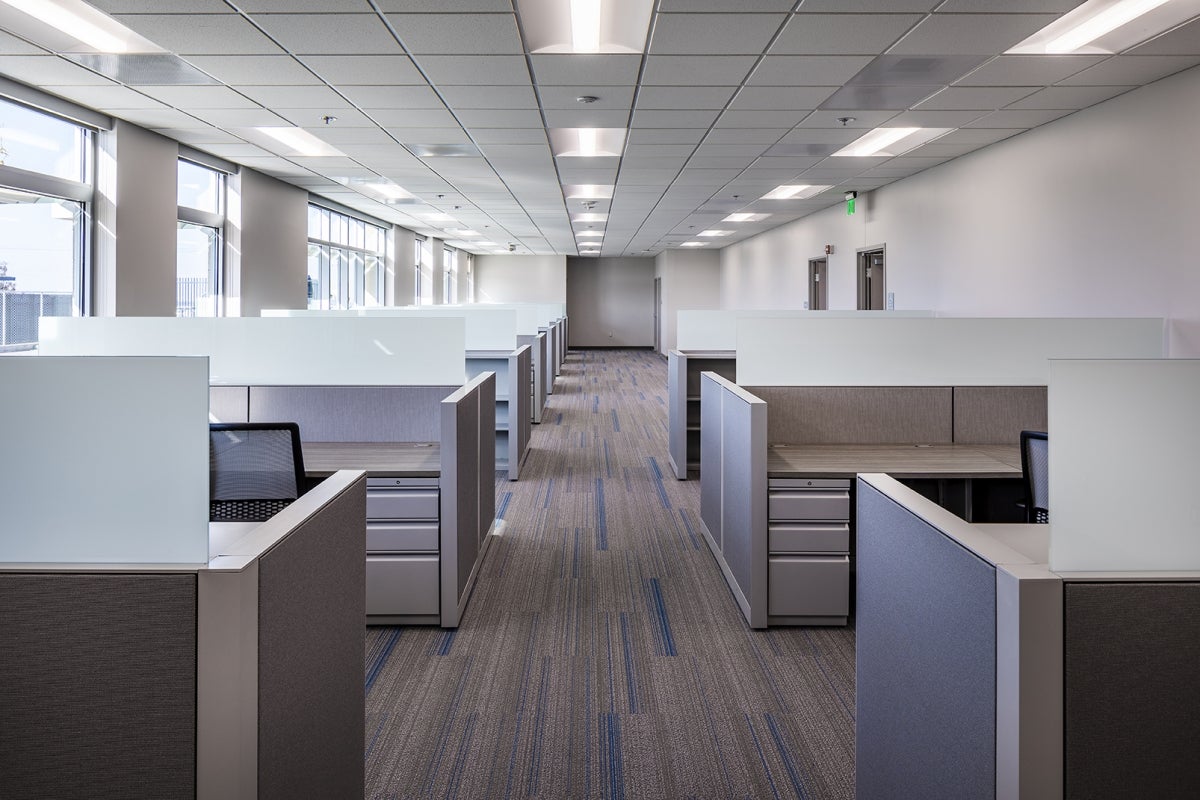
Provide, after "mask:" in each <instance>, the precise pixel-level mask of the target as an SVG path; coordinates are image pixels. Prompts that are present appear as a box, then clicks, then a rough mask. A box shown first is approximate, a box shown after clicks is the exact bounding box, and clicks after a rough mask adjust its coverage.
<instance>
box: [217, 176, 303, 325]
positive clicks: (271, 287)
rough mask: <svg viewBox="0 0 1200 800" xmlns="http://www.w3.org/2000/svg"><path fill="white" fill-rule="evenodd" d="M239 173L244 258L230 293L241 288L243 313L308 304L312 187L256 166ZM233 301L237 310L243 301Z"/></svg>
mask: <svg viewBox="0 0 1200 800" xmlns="http://www.w3.org/2000/svg"><path fill="white" fill-rule="evenodd" d="M239 174H240V179H239V184H240V192H239V193H240V204H241V212H240V216H241V220H240V224H239V236H240V242H241V258H240V263H239V265H238V267H237V268H236V270H235V271H234V272H235V275H234V280H233V281H232V282H231V286H230V290H231V291H230V293H231V295H232V294H233V292H236V291H238V289H240V297H241V302H240V307H241V316H243V317H257V316H258V315H259V313H260V312H261V311H262V309H264V308H305V307H307V305H308V290H307V285H308V284H307V276H308V192H306V191H305V190H304V189H300V188H298V187H295V186H292V185H291V184H287V183H284V182H282V181H278V180H275V179H274V178H271V177H268V176H266V175H262V174H260V173H257V172H254V171H253V170H248V169H242V170H241V171H240V173H239ZM229 305H230V314H231V315H232V314H234V313H235V311H234V309H235V308H236V307H237V306H238V303H237V302H236V301H233V300H231V302H230V304H229Z"/></svg>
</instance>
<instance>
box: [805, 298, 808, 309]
mask: <svg viewBox="0 0 1200 800" xmlns="http://www.w3.org/2000/svg"><path fill="white" fill-rule="evenodd" d="M804 310H805V311H808V301H807V300H805V301H804Z"/></svg>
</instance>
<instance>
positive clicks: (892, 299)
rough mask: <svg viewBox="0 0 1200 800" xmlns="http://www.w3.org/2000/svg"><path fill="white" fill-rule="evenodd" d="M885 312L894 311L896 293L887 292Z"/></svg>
mask: <svg viewBox="0 0 1200 800" xmlns="http://www.w3.org/2000/svg"><path fill="white" fill-rule="evenodd" d="M887 310H888V311H895V310H896V293H895V292H888V298H887Z"/></svg>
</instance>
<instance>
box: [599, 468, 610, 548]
mask: <svg viewBox="0 0 1200 800" xmlns="http://www.w3.org/2000/svg"><path fill="white" fill-rule="evenodd" d="M596 549H597V550H607V549H608V520H607V518H606V516H605V513H604V479H603V478H596Z"/></svg>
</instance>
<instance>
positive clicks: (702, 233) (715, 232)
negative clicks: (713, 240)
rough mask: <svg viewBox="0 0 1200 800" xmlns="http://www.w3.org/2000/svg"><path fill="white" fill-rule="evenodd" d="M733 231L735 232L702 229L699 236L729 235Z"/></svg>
mask: <svg viewBox="0 0 1200 800" xmlns="http://www.w3.org/2000/svg"><path fill="white" fill-rule="evenodd" d="M731 233H733V231H717V230H711V231H700V233H699V234H698V235H699V236H728V235H729V234H731Z"/></svg>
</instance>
